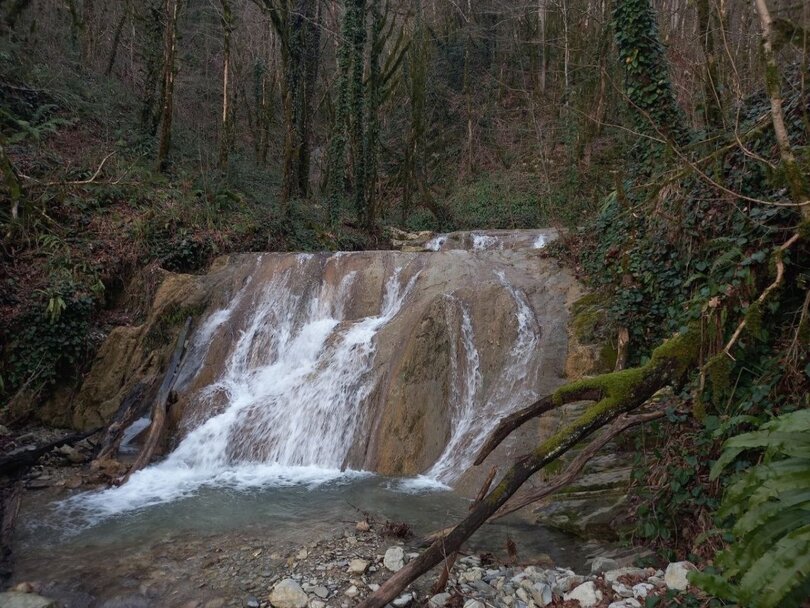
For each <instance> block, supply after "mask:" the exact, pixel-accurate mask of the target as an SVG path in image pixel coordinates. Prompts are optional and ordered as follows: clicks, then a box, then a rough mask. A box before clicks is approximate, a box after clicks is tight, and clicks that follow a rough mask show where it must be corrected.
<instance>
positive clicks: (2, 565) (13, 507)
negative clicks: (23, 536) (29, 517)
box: [0, 479, 22, 586]
mask: <svg viewBox="0 0 810 608" xmlns="http://www.w3.org/2000/svg"><path fill="white" fill-rule="evenodd" d="M21 485H22V484H21V483H20V481H18V480H16V479H15V480H11V481H9V482H8V483H7V484H5V485H3V486H0V583H2V584H3V586H5V583H6V582H8V579H9V578H11V574H12V561H13V559H12V552H11V539H12V537H13V536H14V524H15V522H16V520H17V513H18V512H19V510H20V497H21V492H20V487H21Z"/></svg>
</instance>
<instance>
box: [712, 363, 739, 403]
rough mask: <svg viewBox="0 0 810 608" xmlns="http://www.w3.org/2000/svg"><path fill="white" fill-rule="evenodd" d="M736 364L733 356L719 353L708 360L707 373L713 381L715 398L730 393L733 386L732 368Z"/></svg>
mask: <svg viewBox="0 0 810 608" xmlns="http://www.w3.org/2000/svg"><path fill="white" fill-rule="evenodd" d="M733 367H734V364H733V362H732V360H731V357H729V356H728V355H726V354H725V353H718V354H716V355H715V356H714V357H712V358H711V359H709V360H708V361H707V362H706V375H707V376H708V377H709V381H710V382H711V383H712V393H713V394H714V396H715V399H716V398H717V397H719V396H721V395H725V394H727V393H728V390H729V389H730V388H731V370H732V368H733Z"/></svg>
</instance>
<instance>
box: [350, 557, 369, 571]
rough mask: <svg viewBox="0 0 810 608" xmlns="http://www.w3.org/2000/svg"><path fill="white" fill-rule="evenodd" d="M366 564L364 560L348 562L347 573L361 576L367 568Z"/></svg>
mask: <svg viewBox="0 0 810 608" xmlns="http://www.w3.org/2000/svg"><path fill="white" fill-rule="evenodd" d="M368 565H369V564H368V562H367V561H366V560H364V559H353V560H352V561H350V562H349V572H350V573H351V574H363V572H365V571H366V569H367V568H368Z"/></svg>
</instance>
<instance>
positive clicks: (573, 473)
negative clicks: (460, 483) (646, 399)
mask: <svg viewBox="0 0 810 608" xmlns="http://www.w3.org/2000/svg"><path fill="white" fill-rule="evenodd" d="M665 414H666V412H665V411H664V410H660V409H659V410H655V411H652V412H647V413H644V414H637V415H635V416H628V415H627V414H624V415H622V416H620V417H619V418H617V419H616V420H615V421H614V422H613V424H611V425H610V426H609V427H608V428H607V429H605V430H604V431H603V432H602V433H601V434H600V435H599V437H597V438H596V439H594V440H593V441H592V442H591V443H589V444H588V445H587V446H586V447H585V448H583V450H582V451H581V452H580V453H579V454H577V457H576V458H574V460H572V461H571V462H570V463H569V464H568V466H567V467H566V468H565V471H563V472H562V473H560V474H559V475H556V476H555V477H554V479H553V480H552V481H551V483H549V484H546V485H543V486H541V487H540V488H537V489H535V490H531V491H529V492H525V493H523V494H518V495H517V496H515V497H513V498H512V499H510V500H509V501H508V502H507V503H506V504H505V505H504V506H502V507H501V508H500V509H498V511H497V512H496V513H495V514H494V515H493V516H492V517H491V518H490V521H494V520H496V519H500V518H502V517H506V516H507V515H509V514H511V513H514V512H515V511H518V510H520V509H522V508H523V507H526V506H528V505H530V504H532V503H536V502H540V501H541V500H543V499H544V498H548V497H549V496H551V495H552V494H556V493H557V492H559V491H560V490H562V489H563V488H565V487H566V486H568V485H569V484H571V483H572V482H573V481H574V480H575V479H576V478H577V477H578V476H579V474H580V473H581V472H582V469H583V468H585V465H586V464H588V462H590V460H591V458H593V457H594V456H595V455H596V454H597V453H598V452H599V450H601V449H602V448H603V447H605V446H606V445H607V444H608V443H609V442H610V441H612V440H613V439H615V438H616V437H618V436H619V435H621V434H622V433H623V432H624V431H626V430H627V429H629V428H630V427H633V426H637V425H639V424H644V423H645V422H650V421H651V420H657V419H659V418H663V417H664V415H665Z"/></svg>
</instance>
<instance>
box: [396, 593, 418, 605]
mask: <svg viewBox="0 0 810 608" xmlns="http://www.w3.org/2000/svg"><path fill="white" fill-rule="evenodd" d="M412 601H413V595H412V594H410V593H404V594H402V595H400V596H399V597H398V598H397V599H395V600H394V601H393V602H391V605H392V606H396V608H403V606H407V605H408V604H410V603H411V602H412Z"/></svg>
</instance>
